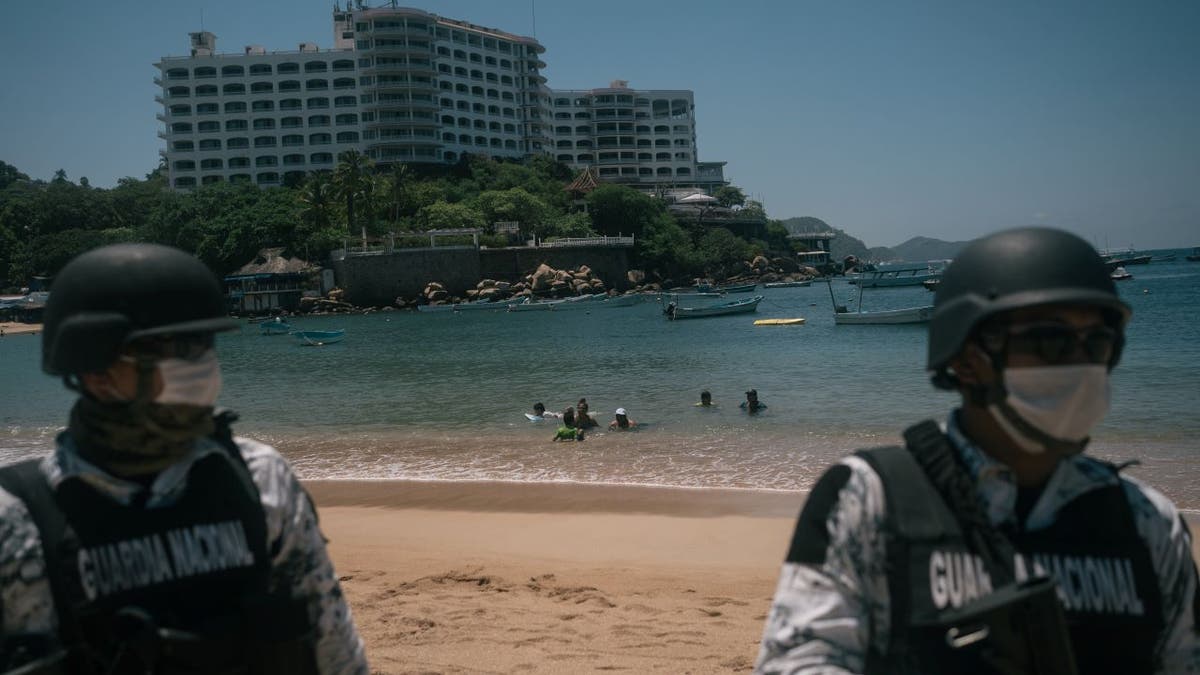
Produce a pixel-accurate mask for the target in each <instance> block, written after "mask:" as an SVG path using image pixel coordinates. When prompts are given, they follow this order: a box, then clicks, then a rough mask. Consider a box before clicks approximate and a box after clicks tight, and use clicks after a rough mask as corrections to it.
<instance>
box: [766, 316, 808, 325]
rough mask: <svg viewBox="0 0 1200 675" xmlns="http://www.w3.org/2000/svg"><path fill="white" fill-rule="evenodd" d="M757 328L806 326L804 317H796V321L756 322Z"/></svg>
mask: <svg viewBox="0 0 1200 675" xmlns="http://www.w3.org/2000/svg"><path fill="white" fill-rule="evenodd" d="M754 325H755V326H802V325H804V317H796V318H794V319H758V320H757V321H755V322H754Z"/></svg>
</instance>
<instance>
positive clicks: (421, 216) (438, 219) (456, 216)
mask: <svg viewBox="0 0 1200 675" xmlns="http://www.w3.org/2000/svg"><path fill="white" fill-rule="evenodd" d="M417 222H418V223H420V224H421V226H422V227H424V229H427V230H457V229H463V228H472V227H474V228H482V227H483V226H484V220H483V214H481V213H479V211H478V210H476V209H473V208H471V207H470V206H467V205H466V204H449V203H447V202H436V203H434V204H430V205H429V206H426V207H423V208H422V209H421V210H420V211H418V212H417Z"/></svg>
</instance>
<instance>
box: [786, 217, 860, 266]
mask: <svg viewBox="0 0 1200 675" xmlns="http://www.w3.org/2000/svg"><path fill="white" fill-rule="evenodd" d="M780 222H781V223H783V226H784V227H786V228H787V229H788V232H790V233H792V234H802V233H811V232H834V233H836V234H837V236H836V237H834V238H833V241H832V242H830V248H832V249H833V250H832V251H830V254H831V255H832V256H833V259H834V260H837V261H839V262H840V261H841V260H842V259H843V258H845V257H846V256H848V255H852V256H854V257H856V258H863V259H869V258H871V255H870V254H869V253H868V249H867V245H866V244H864V243H863V242H862V241H861V240H859V239H856V238H854V237H852V236H851V235H849V234H847V233H846V231H845V230H840V229H838V228H836V227H833V226H832V225H830V224H829V223H826V222H825V221H823V220H821V219H820V218H813V217H812V216H802V217H800V218H788V219H787V220H783V221H780Z"/></svg>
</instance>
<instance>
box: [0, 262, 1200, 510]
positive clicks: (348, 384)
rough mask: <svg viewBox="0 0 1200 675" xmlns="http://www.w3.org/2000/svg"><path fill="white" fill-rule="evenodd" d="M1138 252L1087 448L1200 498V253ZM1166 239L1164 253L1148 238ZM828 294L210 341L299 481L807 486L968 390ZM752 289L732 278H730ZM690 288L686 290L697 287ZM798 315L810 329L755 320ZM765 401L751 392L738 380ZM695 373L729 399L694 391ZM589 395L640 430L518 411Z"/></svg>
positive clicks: (15, 378) (30, 369)
mask: <svg viewBox="0 0 1200 675" xmlns="http://www.w3.org/2000/svg"><path fill="white" fill-rule="evenodd" d="M1170 252H1175V253H1177V254H1178V259H1177V260H1178V261H1177V262H1168V263H1152V264H1150V265H1145V266H1134V267H1130V268H1129V271H1130V272H1132V273H1133V275H1134V278H1133V279H1132V280H1129V281H1123V282H1119V283H1118V287H1119V288H1120V291H1121V294H1122V296H1123V297H1124V298H1125V299H1126V300H1127V301H1128V302H1129V303H1130V304H1131V305H1132V306H1133V308H1134V315H1133V321H1132V323H1131V324H1130V326H1129V330H1128V345H1127V347H1126V349H1125V355H1124V358H1123V359H1122V362H1121V364H1120V366H1119V367H1118V368H1117V369H1116V371H1114V377H1113V408H1112V412H1111V413H1110V414H1109V416H1108V418H1107V419H1106V421H1105V422H1104V424H1103V425H1102V426H1101V427H1100V428H1099V429H1098V430H1097V431H1096V433H1095V434H1094V439H1095V440H1094V441H1093V444H1092V446H1091V449H1090V451H1091V452H1093V453H1094V454H1096V455H1099V456H1103V457H1106V458H1109V459H1113V460H1126V459H1138V460H1140V461H1141V465H1140V466H1138V467H1135V468H1134V469H1132V470H1131V473H1132V474H1133V475H1136V476H1138V477H1140V478H1143V479H1145V480H1147V481H1149V482H1150V483H1151V484H1153V485H1155V486H1156V487H1158V488H1159V489H1160V490H1161V491H1163V492H1164V493H1166V494H1167V495H1168V496H1169V497H1171V498H1172V499H1174V500H1175V502H1176V503H1177V504H1178V505H1179V506H1180V507H1182V508H1185V509H1189V510H1197V509H1200V462H1198V460H1200V451H1198V448H1197V439H1198V437H1200V263H1189V262H1186V261H1184V257H1183V255H1184V253H1186V252H1189V251H1184V250H1182V249H1181V250H1178V251H1170ZM1152 253H1153V254H1155V255H1163V254H1165V253H1168V251H1154V252H1152ZM830 290H832V292H833V294H834V295H835V296H836V298H837V300H838V302H839V303H843V304H847V305H849V306H850V307H851V308H852V309H853V308H854V307H856V306H857V302H858V290H857V288H856V287H855V286H852V285H849V284H847V283H846V282H845V281H844V280H836V281H834V282H833V284H832V289H830V288H829V287H827V286H826V284H824V283H814V284H813V285H812V286H811V287H807V288H783V289H762V288H761V287H760V289H759V291H758V292H759V293H762V294H763V295H764V296H765V300H764V301H763V302H762V304H761V305H759V308H758V312H757V313H756V314H748V315H737V316H728V317H717V318H708V319H697V320H689V321H676V322H668V321H666V320H664V319H663V317H662V316H661V313H660V311H661V310H660V306H659V304H657V303H656V302H650V303H646V304H643V305H639V306H635V307H629V308H616V309H596V310H591V311H588V312H584V311H570V312H523V313H503V312H498V313H491V312H469V313H457V314H455V313H435V314H426V313H416V312H400V311H396V312H379V313H372V314H368V315H364V316H321V317H315V316H314V317H303V318H299V319H297V320H295V322H294V324H293V325H294V327H296V328H303V329H313V330H323V329H332V328H344V329H345V330H346V339H345V341H343V342H341V343H339V344H334V345H327V346H322V347H306V346H301V345H299V344H297V342H295V341H294V339H293V338H291V337H290V336H264V335H261V334H260V333H259V327H258V326H257V325H250V324H245V325H244V326H243V328H242V330H241V331H240V332H233V333H229V334H225V335H222V336H221V337H220V339H219V341H218V347H217V348H218V352H219V354H220V357H221V361H222V366H223V372H224V378H225V385H224V389H223V393H222V396H221V401H220V403H221V405H224V406H228V407H230V408H233V409H234V410H236V411H237V412H238V413H240V414H241V421H240V422H239V423H238V424H237V426H236V431H237V433H238V434H239V435H247V436H253V437H256V438H259V439H261V440H264V441H266V442H269V443H272V444H274V445H275V446H276V447H278V448H279V449H280V450H281V451H282V452H283V453H284V454H285V455H286V456H287V457H288V458H289V459H290V460H291V461H292V462H293V464H294V465H295V467H296V469H297V471H298V472H299V474H300V475H301V476H302V477H303V478H310V479H316V478H340V479H359V478H361V479H367V478H369V479H388V478H394V479H416V480H507V481H564V482H571V481H576V482H600V483H616V484H637V485H663V486H676V487H695V488H703V487H727V488H749V489H769V490H800V489H805V488H808V487H809V486H811V484H812V482H813V480H814V479H815V478H816V477H817V476H819V475H820V473H821V472H822V471H823V470H824V469H825V468H826V467H827V466H828V465H829V464H830V463H831V462H833V461H835V460H836V459H837V458H838V457H840V456H842V455H844V454H846V453H847V452H850V451H852V450H853V449H855V448H859V447H865V446H872V445H879V444H886V443H893V442H896V441H897V440H898V438H899V432H900V430H901V429H903V428H904V427H905V426H907V425H909V424H911V423H914V422H916V421H919V420H921V419H923V418H927V417H934V418H938V419H942V418H944V417H945V416H946V414H947V413H948V411H949V410H950V409H951V407H952V406H953V405H954V403H955V401H956V398H957V397H956V396H955V395H952V394H950V393H946V392H941V391H938V390H935V389H934V388H933V387H932V386H931V385H930V384H929V381H928V377H927V375H926V373H925V371H924V362H925V348H926V327H925V326H835V325H834V323H833V316H832V310H831V304H830ZM734 297H741V296H734ZM932 298H933V295H932V294H931V293H929V292H928V291H926V290H924V289H923V288H920V287H917V288H905V289H873V290H872V289H869V290H867V291H865V293H864V295H863V298H862V303H863V308H864V309H865V310H870V309H888V308H897V307H906V306H914V305H920V304H926V303H929V302H932ZM685 304H686V303H685ZM793 317H804V318H805V319H806V320H807V321H806V323H805V324H804V325H799V326H766V327H760V326H754V325H753V321H754V319H759V318H793ZM40 349H41V337H40V336H37V337H34V336H28V335H26V336H9V337H5V338H3V339H0V462H8V461H11V460H15V459H18V458H22V457H27V456H32V455H36V454H40V453H43V452H46V451H47V450H48V449H49V448H50V447H52V443H53V438H54V435H55V434H56V433H57V432H58V431H59V430H60V428H61V427H62V425H63V424H64V423H65V421H66V414H67V410H68V408H69V406H70V403H71V400H72V394H71V393H70V392H69V391H67V390H66V389H65V388H64V387H63V386H62V384H61V382H59V381H58V380H56V379H54V378H51V377H48V376H46V375H44V374H43V373H42V372H41V370H40V367H39V365H40V361H39V359H40ZM750 388H755V389H757V390H758V393H759V398H760V400H762V401H763V402H764V403H766V404H767V405H768V409H767V410H766V411H765V412H763V413H762V414H759V415H756V416H749V415H747V414H746V413H744V412H743V411H741V410H739V409H738V403H739V402H740V401H742V400H743V399H744V392H745V391H746V390H747V389H750ZM702 389H708V390H710V391H711V392H712V394H713V398H714V400H715V401H716V403H717V404H718V407H716V408H714V409H701V408H697V407H695V406H694V405H693V404H694V403H695V402H696V401H698V400H699V393H700V391H701V390H702ZM580 397H587V399H588V402H589V403H590V405H591V411H592V415H593V416H594V417H596V418H597V419H598V420H599V421H600V422H601V423H602V425H603V427H607V423H608V421H609V420H611V419H612V414H613V410H614V409H615V408H617V407H624V408H626V409H627V410H628V411H629V415H630V417H632V418H633V419H635V420H637V421H638V422H639V425H640V426H639V429H638V430H637V431H636V432H633V433H610V432H607V431H606V430H597V432H596V433H593V434H591V435H589V436H588V438H587V440H586V441H584V442H582V443H554V442H551V440H550V439H551V437H552V436H553V435H554V430H555V428H556V426H557V425H556V424H555V423H552V422H550V421H547V422H543V423H531V422H529V421H527V420H526V419H525V417H524V414H523V413H525V412H527V411H530V410H531V408H532V406H533V404H534V403H535V402H537V401H541V402H543V403H544V404H545V405H546V407H547V409H549V410H562V409H563V408H565V407H566V406H568V405H571V404H574V403H575V402H576V401H578V399H579V398H580Z"/></svg>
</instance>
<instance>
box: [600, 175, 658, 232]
mask: <svg viewBox="0 0 1200 675" xmlns="http://www.w3.org/2000/svg"><path fill="white" fill-rule="evenodd" d="M587 206H588V213H590V214H591V216H592V226H593V228H594V229H595V230H596V231H597V232H599V233H601V234H604V235H610V236H611V235H616V234H632V235H634V237H640V236H641V235H642V231H643V230H644V229H645V228H646V226H647V225H648V224H650V223H652V222H654V221H655V219H657V218H658V217H659V216H660V215H664V214H665V213H666V207H665V206H664V205H663V203H662V202H660V201H658V200H657V199H654V198H653V197H649V196H647V195H644V194H642V193H641V192H638V191H637V190H634V189H633V188H628V187H625V186H623V185H601V186H600V187H598V188H596V189H595V190H593V191H592V192H591V193H590V194H588V196H587Z"/></svg>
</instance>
